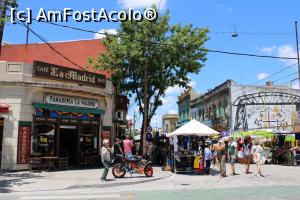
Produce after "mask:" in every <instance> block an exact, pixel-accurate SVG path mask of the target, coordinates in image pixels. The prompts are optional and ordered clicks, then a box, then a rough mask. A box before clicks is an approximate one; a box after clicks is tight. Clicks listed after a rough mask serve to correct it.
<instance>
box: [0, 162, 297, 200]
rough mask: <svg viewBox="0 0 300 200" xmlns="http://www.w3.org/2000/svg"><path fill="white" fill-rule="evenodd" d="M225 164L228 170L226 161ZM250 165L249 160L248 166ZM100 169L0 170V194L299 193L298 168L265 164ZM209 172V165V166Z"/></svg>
mask: <svg viewBox="0 0 300 200" xmlns="http://www.w3.org/2000/svg"><path fill="white" fill-rule="evenodd" d="M227 167H228V170H229V166H227ZM254 167H255V166H251V169H252V171H253V170H254ZM101 171H102V170H101V169H90V170H69V171H63V172H42V173H32V174H30V175H29V174H28V173H27V172H17V173H7V174H2V176H1V181H0V183H1V190H2V192H3V193H1V194H0V199H1V200H2V199H7V200H10V199H143V200H147V199H149V200H150V199H172V200H174V199H206V200H207V199H241V198H243V199H251V200H252V199H299V195H300V180H299V177H300V168H299V167H288V166H276V165H264V168H263V172H264V175H265V177H264V178H257V177H255V176H254V174H248V175H246V174H244V173H242V172H243V166H242V165H237V172H238V173H239V174H240V175H237V176H228V177H226V178H220V177H219V176H218V175H217V174H216V175H210V176H198V175H186V174H172V173H170V172H163V171H161V170H160V169H159V168H155V177H152V178H146V177H144V176H139V175H133V178H130V176H129V175H127V177H126V178H123V179H117V180H116V179H113V178H112V176H111V174H110V176H109V178H110V179H111V181H108V182H104V183H102V182H100V181H99V174H100V173H101ZM213 172H214V171H213Z"/></svg>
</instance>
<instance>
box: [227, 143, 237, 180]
mask: <svg viewBox="0 0 300 200" xmlns="http://www.w3.org/2000/svg"><path fill="white" fill-rule="evenodd" d="M228 158H229V162H230V169H231V176H233V175H237V174H236V173H235V166H234V164H235V161H236V159H237V143H236V142H235V141H233V139H232V137H229V139H228Z"/></svg>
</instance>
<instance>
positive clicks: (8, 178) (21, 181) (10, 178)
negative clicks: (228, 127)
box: [0, 172, 43, 193]
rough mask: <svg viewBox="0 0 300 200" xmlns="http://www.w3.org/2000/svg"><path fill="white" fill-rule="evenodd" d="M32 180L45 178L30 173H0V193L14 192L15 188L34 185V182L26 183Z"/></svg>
mask: <svg viewBox="0 0 300 200" xmlns="http://www.w3.org/2000/svg"><path fill="white" fill-rule="evenodd" d="M31 178H43V176H40V175H36V174H33V173H28V172H21V173H20V172H0V193H9V192H13V191H12V190H11V188H12V187H13V186H20V185H25V184H31V183H34V182H32V181H26V179H31Z"/></svg>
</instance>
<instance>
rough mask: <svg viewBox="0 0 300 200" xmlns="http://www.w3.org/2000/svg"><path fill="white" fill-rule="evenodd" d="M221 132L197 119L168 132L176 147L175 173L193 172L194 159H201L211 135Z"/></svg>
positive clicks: (174, 156)
mask: <svg viewBox="0 0 300 200" xmlns="http://www.w3.org/2000/svg"><path fill="white" fill-rule="evenodd" d="M219 134H220V133H219V132H217V131H215V130H213V129H211V128H209V127H208V126H206V125H204V124H202V123H200V122H198V121H196V120H191V121H189V122H188V123H186V124H185V125H183V126H181V127H180V128H178V129H177V130H175V131H174V132H172V133H170V134H168V137H169V138H170V139H171V140H172V144H173V148H174V153H173V159H174V161H173V164H174V171H175V173H177V172H192V171H193V164H194V160H195V159H197V160H198V159H200V157H201V155H202V154H203V152H202V151H204V146H205V143H206V142H208V140H209V137H212V136H216V135H219Z"/></svg>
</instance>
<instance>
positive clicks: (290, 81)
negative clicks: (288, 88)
mask: <svg viewBox="0 0 300 200" xmlns="http://www.w3.org/2000/svg"><path fill="white" fill-rule="evenodd" d="M296 80H299V78H295V79H292V80H289V81H287V82H284V83H281V84H280V85H285V84H287V83H292V82H293V81H296Z"/></svg>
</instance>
